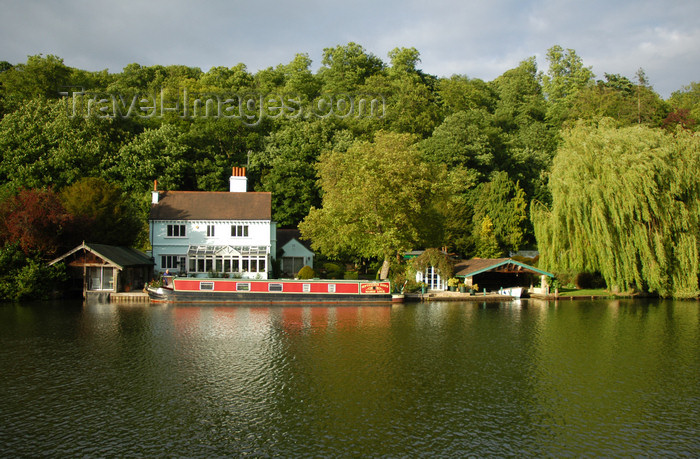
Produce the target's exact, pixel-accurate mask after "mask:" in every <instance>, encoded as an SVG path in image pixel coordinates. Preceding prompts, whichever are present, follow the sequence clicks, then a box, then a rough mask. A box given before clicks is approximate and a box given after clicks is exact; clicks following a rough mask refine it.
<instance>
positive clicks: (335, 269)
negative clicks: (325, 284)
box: [323, 263, 344, 279]
mask: <svg viewBox="0 0 700 459" xmlns="http://www.w3.org/2000/svg"><path fill="white" fill-rule="evenodd" d="M323 269H324V270H325V271H326V277H327V278H329V279H342V278H343V274H344V269H343V267H342V266H340V265H339V264H337V263H324V264H323Z"/></svg>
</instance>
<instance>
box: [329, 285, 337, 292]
mask: <svg viewBox="0 0 700 459" xmlns="http://www.w3.org/2000/svg"><path fill="white" fill-rule="evenodd" d="M328 293H335V284H328Z"/></svg>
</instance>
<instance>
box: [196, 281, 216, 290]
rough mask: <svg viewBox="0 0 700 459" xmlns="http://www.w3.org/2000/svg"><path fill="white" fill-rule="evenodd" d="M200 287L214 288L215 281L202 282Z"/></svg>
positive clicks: (203, 288)
mask: <svg viewBox="0 0 700 459" xmlns="http://www.w3.org/2000/svg"><path fill="white" fill-rule="evenodd" d="M199 289H200V290H214V283H213V282H200V283H199Z"/></svg>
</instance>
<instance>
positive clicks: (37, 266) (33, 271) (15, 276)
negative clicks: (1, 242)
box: [0, 243, 67, 301]
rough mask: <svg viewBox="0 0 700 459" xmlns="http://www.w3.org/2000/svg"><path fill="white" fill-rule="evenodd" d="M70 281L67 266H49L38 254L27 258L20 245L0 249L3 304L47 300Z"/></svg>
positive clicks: (0, 283)
mask: <svg viewBox="0 0 700 459" xmlns="http://www.w3.org/2000/svg"><path fill="white" fill-rule="evenodd" d="M66 279H67V275H66V271H65V266H64V265H63V264H62V263H58V264H55V265H52V266H48V265H47V264H46V261H45V260H43V259H42V258H41V257H40V256H39V255H38V254H33V255H26V254H25V253H24V252H23V251H22V249H21V248H20V247H19V244H18V243H14V244H8V245H5V246H4V247H2V248H0V301H22V300H29V299H30V300H37V299H41V300H46V299H49V298H50V297H51V295H52V294H53V292H54V291H55V290H57V289H58V287H59V286H60V285H61V283H63V282H64V281H65V280H66Z"/></svg>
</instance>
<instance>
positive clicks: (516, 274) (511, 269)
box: [454, 258, 554, 291]
mask: <svg viewBox="0 0 700 459" xmlns="http://www.w3.org/2000/svg"><path fill="white" fill-rule="evenodd" d="M454 276H455V277H457V278H461V279H463V280H464V282H465V284H467V285H474V284H478V285H479V289H480V290H483V289H486V290H489V291H495V290H499V289H501V288H508V287H528V288H529V287H530V286H531V285H534V284H536V283H541V284H542V286H546V285H548V283H549V282H548V281H547V278H552V277H554V274H552V273H548V272H547V271H543V270H541V269H538V268H535V267H534V266H530V265H527V264H525V263H522V262H520V261H517V260H515V259H513V258H472V259H470V260H462V261H460V262H458V263H457V264H456V265H455V274H454ZM538 276H539V277H540V280H539V282H537V281H536V278H537V277H538Z"/></svg>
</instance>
